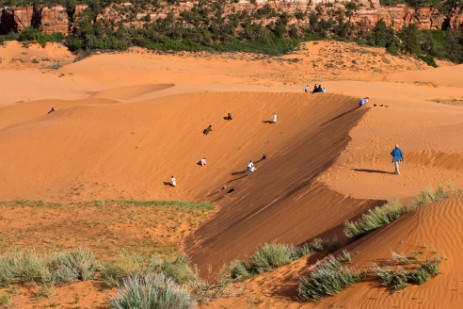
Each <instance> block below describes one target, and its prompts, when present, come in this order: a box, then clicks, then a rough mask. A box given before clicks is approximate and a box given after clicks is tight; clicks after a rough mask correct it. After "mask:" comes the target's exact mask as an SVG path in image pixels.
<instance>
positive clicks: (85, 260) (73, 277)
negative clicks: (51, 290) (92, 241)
mask: <svg viewBox="0 0 463 309" xmlns="http://www.w3.org/2000/svg"><path fill="white" fill-rule="evenodd" d="M98 266H99V262H98V261H97V260H96V258H95V256H94V255H93V252H91V251H90V250H87V249H83V248H77V249H75V250H74V251H72V252H69V253H61V254H57V255H55V256H54V257H52V258H51V260H50V262H49V268H50V270H51V273H52V278H53V282H54V283H55V284H64V283H71V282H76V281H84V280H90V279H93V277H94V275H95V272H96V270H97V269H98Z"/></svg>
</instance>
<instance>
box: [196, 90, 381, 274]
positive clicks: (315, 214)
mask: <svg viewBox="0 0 463 309" xmlns="http://www.w3.org/2000/svg"><path fill="white" fill-rule="evenodd" d="M311 97H315V98H316V100H313V101H312V102H311V105H310V107H309V109H310V112H309V113H307V114H303V115H301V116H305V117H306V118H305V120H304V127H300V128H299V133H298V134H297V135H295V136H293V137H292V138H291V139H285V141H284V143H281V144H279V146H278V148H277V150H275V151H274V152H273V153H270V156H269V158H267V159H266V160H263V161H262V162H259V163H258V164H257V165H256V166H257V172H255V173H254V174H252V175H246V172H245V171H244V168H245V165H242V166H241V168H240V169H238V170H235V171H236V173H234V174H232V175H231V176H230V177H229V178H230V179H231V181H229V182H228V183H227V187H226V188H224V190H223V191H219V192H216V193H215V194H213V195H212V197H213V198H215V199H218V200H220V203H221V204H222V205H223V209H222V210H221V211H220V212H219V213H218V214H217V215H216V216H215V217H214V218H212V219H211V221H210V222H208V223H207V224H205V225H204V226H203V227H202V228H200V229H199V230H198V231H197V232H196V233H195V234H194V235H193V237H192V238H191V239H190V241H189V243H187V247H189V248H188V250H187V252H188V253H189V254H191V255H192V257H193V260H194V262H195V263H197V264H198V265H199V266H200V267H201V269H202V270H203V271H204V270H206V269H207V267H208V265H211V266H212V267H213V268H214V269H217V268H219V267H220V266H222V265H223V264H224V263H228V262H230V261H231V260H233V259H236V258H242V259H243V258H247V257H248V256H249V255H250V254H252V253H253V252H254V251H255V250H256V249H257V248H258V247H259V245H262V244H263V243H265V242H271V241H274V240H275V241H278V242H282V243H293V244H301V243H304V242H306V241H309V240H310V239H312V238H314V237H317V236H321V235H323V236H324V237H327V238H331V237H333V235H341V233H339V231H340V229H342V227H341V228H340V226H341V225H342V224H343V222H344V221H345V220H346V219H350V218H352V217H353V216H355V215H356V214H357V213H359V212H362V211H365V210H366V209H368V208H370V207H372V206H373V205H377V204H378V202H377V201H365V200H356V199H353V198H349V197H346V196H344V195H341V194H338V193H336V192H334V191H332V190H329V189H328V188H326V187H325V186H323V185H321V184H320V183H317V182H315V181H314V179H315V178H316V177H317V176H318V175H319V174H320V173H322V172H323V171H324V170H326V168H328V167H329V166H330V165H331V164H333V162H334V161H335V160H336V158H337V156H338V155H339V153H340V152H341V151H342V150H343V149H344V147H345V146H346V144H347V143H348V141H349V137H348V132H349V131H350V129H351V128H352V127H353V126H355V125H356V123H357V122H358V121H359V119H360V118H361V117H362V115H364V113H365V112H366V111H367V110H366V109H359V108H357V102H356V100H355V99H351V98H347V97H339V96H336V95H321V96H311ZM284 121H285V120H282V122H284ZM251 158H252V157H251ZM229 190H233V192H231V193H229V194H227V192H229ZM340 237H341V236H340Z"/></svg>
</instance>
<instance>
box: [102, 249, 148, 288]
mask: <svg viewBox="0 0 463 309" xmlns="http://www.w3.org/2000/svg"><path fill="white" fill-rule="evenodd" d="M146 273H147V270H146V266H145V260H144V258H143V257H142V256H141V255H138V254H131V253H128V252H127V251H124V252H122V253H121V254H120V255H119V256H118V257H117V259H116V260H115V261H111V262H105V263H104V264H103V266H102V269H101V280H103V282H104V283H105V284H106V285H108V286H110V287H113V286H117V285H118V284H119V283H121V282H122V281H123V280H124V279H125V278H129V277H134V276H143V275H145V274H146Z"/></svg>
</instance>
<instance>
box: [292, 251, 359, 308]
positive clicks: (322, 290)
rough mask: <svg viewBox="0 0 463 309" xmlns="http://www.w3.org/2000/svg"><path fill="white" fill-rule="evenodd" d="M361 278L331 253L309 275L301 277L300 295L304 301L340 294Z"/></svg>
mask: <svg viewBox="0 0 463 309" xmlns="http://www.w3.org/2000/svg"><path fill="white" fill-rule="evenodd" d="M361 278H362V277H361V276H360V275H358V274H356V273H354V272H353V271H352V270H350V269H348V268H346V267H344V266H343V265H342V262H341V261H340V260H339V259H337V258H335V257H334V256H332V255H330V256H329V257H328V258H327V260H326V261H323V262H321V263H320V264H319V265H318V266H317V267H316V268H315V269H314V270H312V272H311V273H310V275H309V277H301V279H300V281H299V287H298V295H299V298H300V299H301V300H304V301H315V300H319V299H321V298H323V297H326V296H330V295H331V296H332V295H336V294H338V293H339V292H340V291H342V290H343V289H345V288H346V287H348V286H351V285H353V284H354V283H356V282H357V281H359V280H360V279H361Z"/></svg>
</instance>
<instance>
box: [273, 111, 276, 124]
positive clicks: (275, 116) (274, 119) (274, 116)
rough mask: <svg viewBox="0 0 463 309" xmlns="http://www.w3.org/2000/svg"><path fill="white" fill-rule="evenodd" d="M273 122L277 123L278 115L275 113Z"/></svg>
mask: <svg viewBox="0 0 463 309" xmlns="http://www.w3.org/2000/svg"><path fill="white" fill-rule="evenodd" d="M272 122H273V123H277V114H276V113H273V117H272Z"/></svg>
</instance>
